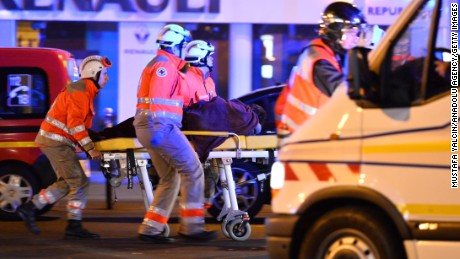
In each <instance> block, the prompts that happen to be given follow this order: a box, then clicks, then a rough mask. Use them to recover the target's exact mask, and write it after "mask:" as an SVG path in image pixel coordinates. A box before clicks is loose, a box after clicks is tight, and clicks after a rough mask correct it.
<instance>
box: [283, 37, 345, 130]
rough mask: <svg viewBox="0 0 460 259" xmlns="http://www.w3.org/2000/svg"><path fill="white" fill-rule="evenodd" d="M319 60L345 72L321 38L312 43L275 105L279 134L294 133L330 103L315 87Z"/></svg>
mask: <svg viewBox="0 0 460 259" xmlns="http://www.w3.org/2000/svg"><path fill="white" fill-rule="evenodd" d="M320 60H325V61H327V62H329V63H330V64H332V65H333V67H334V68H335V69H336V70H337V71H339V72H340V73H341V72H342V68H341V66H340V64H339V62H338V60H337V58H336V54H335V53H334V51H333V50H332V49H331V48H330V47H329V46H328V45H326V44H325V43H324V41H323V40H322V39H320V38H318V39H315V40H313V41H311V43H310V45H309V46H308V47H307V48H305V50H304V51H303V52H302V54H301V56H300V57H299V60H298V62H297V67H296V69H295V70H294V71H293V73H291V76H290V78H289V82H288V84H287V85H286V87H285V88H284V89H283V90H282V92H281V94H280V96H279V97H278V100H277V102H276V104H275V116H276V119H277V122H276V124H277V128H278V131H279V132H285V133H292V132H294V131H295V130H296V129H297V128H298V127H299V126H300V125H301V124H302V123H303V122H304V121H305V120H306V119H308V118H309V117H310V116H312V115H313V114H315V113H316V111H317V109H318V108H319V107H321V106H322V105H323V104H324V103H325V102H326V101H327V100H328V99H329V97H330V96H328V95H326V94H325V93H323V92H322V91H321V90H320V89H319V88H318V86H317V85H315V80H314V77H315V75H314V74H313V73H314V71H313V70H314V69H313V68H314V66H315V64H316V63H317V62H318V61H320Z"/></svg>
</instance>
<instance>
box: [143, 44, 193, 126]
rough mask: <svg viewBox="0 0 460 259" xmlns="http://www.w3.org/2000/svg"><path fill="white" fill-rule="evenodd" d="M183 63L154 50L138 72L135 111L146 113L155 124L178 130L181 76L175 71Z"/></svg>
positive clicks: (182, 66)
mask: <svg viewBox="0 0 460 259" xmlns="http://www.w3.org/2000/svg"><path fill="white" fill-rule="evenodd" d="M186 65H187V63H186V62H185V61H184V60H182V59H180V58H179V57H176V56H174V55H173V54H171V53H168V52H166V51H164V50H161V49H160V50H158V54H157V56H156V57H155V58H153V59H152V60H151V61H150V62H149V63H148V64H147V66H146V67H145V68H144V70H143V71H142V76H141V80H140V82H139V88H138V91H137V98H138V101H137V109H138V110H140V109H146V110H150V111H151V112H152V114H153V119H154V121H156V122H162V123H165V124H174V125H177V126H178V127H180V126H181V121H182V107H183V105H184V97H183V96H182V95H181V93H180V90H181V88H182V87H183V85H184V84H185V82H184V80H185V74H184V73H182V72H179V71H178V70H181V69H183V68H184V67H185V66H186Z"/></svg>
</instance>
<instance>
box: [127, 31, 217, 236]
mask: <svg viewBox="0 0 460 259" xmlns="http://www.w3.org/2000/svg"><path fill="white" fill-rule="evenodd" d="M189 37H190V32H189V31H187V30H185V29H184V28H182V27H181V26H179V25H176V24H169V25H166V26H165V27H164V28H163V29H162V30H161V31H160V33H159V35H158V40H157V43H158V44H159V47H160V49H159V50H158V53H157V56H156V57H154V58H153V59H152V60H151V61H150V62H149V63H148V64H147V66H146V67H145V68H144V70H143V72H142V75H141V80H140V82H139V88H138V93H137V98H138V103H137V111H136V115H135V116H134V122H133V125H134V127H135V129H136V135H137V138H138V139H139V142H140V143H141V144H142V145H143V146H144V147H145V148H147V150H148V152H149V155H150V157H151V159H152V162H153V165H154V166H155V169H156V171H157V172H158V175H159V177H160V181H159V184H158V187H157V189H156V191H155V198H154V200H153V202H152V204H151V205H150V208H149V209H148V211H147V213H146V214H145V215H144V220H143V222H142V223H141V225H140V227H139V230H138V234H139V238H140V239H141V240H144V241H147V242H152V243H170V242H173V241H174V239H172V238H169V237H166V236H164V235H163V231H164V230H165V228H166V224H167V222H168V220H169V216H170V214H171V210H172V209H173V206H174V205H175V200H176V198H177V195H178V192H179V188H180V193H181V195H180V224H179V235H181V236H182V237H183V238H186V239H193V240H201V241H208V240H211V239H214V238H216V237H217V233H216V232H215V231H207V230H205V228H204V216H205V211H204V207H203V185H204V179H203V167H202V165H201V163H200V160H199V159H198V156H197V155H196V153H195V151H194V150H193V148H192V146H191V145H190V143H189V141H188V140H187V138H186V137H185V135H184V134H183V133H182V132H181V130H180V128H181V121H182V115H183V110H182V109H183V105H184V96H183V95H181V94H180V90H181V88H182V87H183V86H184V77H185V73H186V69H187V68H188V65H187V63H186V62H185V61H184V60H183V59H181V58H180V57H181V56H182V55H181V54H182V50H183V47H184V44H185V43H186V42H187V40H188V38H189Z"/></svg>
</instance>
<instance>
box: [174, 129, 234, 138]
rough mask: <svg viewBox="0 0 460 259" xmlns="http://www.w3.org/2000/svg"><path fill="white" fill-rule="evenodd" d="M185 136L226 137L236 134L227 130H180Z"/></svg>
mask: <svg viewBox="0 0 460 259" xmlns="http://www.w3.org/2000/svg"><path fill="white" fill-rule="evenodd" d="M182 133H184V134H185V135H187V136H213V137H228V136H230V135H236V134H235V133H232V132H227V131H199V130H184V131H182Z"/></svg>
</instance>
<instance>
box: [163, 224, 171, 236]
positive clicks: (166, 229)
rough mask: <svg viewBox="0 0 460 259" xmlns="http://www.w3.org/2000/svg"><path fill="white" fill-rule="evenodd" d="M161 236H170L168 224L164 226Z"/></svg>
mask: <svg viewBox="0 0 460 259" xmlns="http://www.w3.org/2000/svg"><path fill="white" fill-rule="evenodd" d="M161 233H162V234H163V236H165V237H169V234H171V229H170V228H169V224H166V225H165V229H163V232H161Z"/></svg>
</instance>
